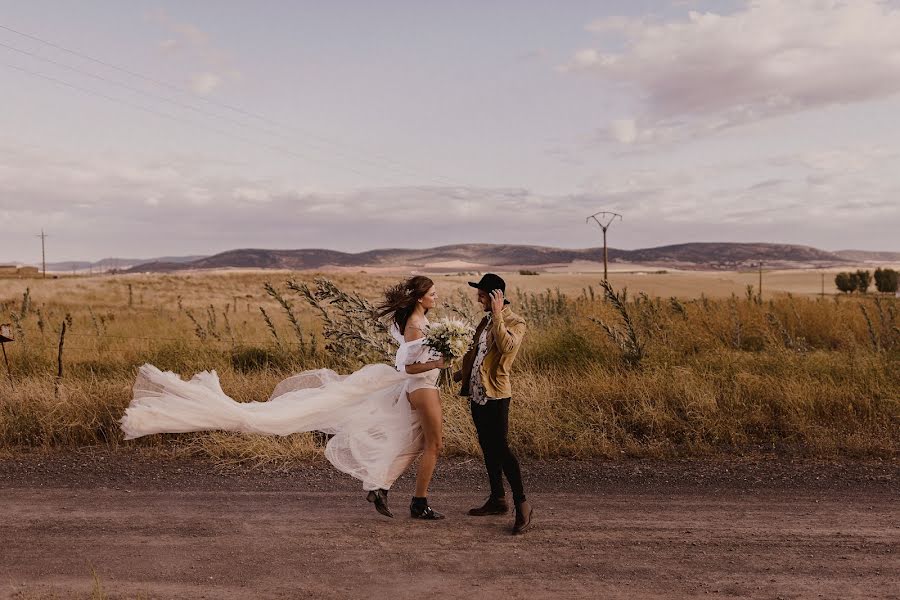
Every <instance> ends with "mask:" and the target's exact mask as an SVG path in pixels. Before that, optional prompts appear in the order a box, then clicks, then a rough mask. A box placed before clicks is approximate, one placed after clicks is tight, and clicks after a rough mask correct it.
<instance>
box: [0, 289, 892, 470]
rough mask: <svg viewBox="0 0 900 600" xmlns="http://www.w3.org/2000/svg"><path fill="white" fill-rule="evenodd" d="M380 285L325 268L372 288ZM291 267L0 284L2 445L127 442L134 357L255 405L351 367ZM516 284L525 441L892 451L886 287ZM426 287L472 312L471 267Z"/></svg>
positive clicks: (548, 451) (460, 415) (590, 447)
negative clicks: (297, 380) (637, 288)
mask: <svg viewBox="0 0 900 600" xmlns="http://www.w3.org/2000/svg"><path fill="white" fill-rule="evenodd" d="M266 280H270V281H272V283H273V284H274V287H273V288H271V289H269V290H268V291H267V290H266V288H265V287H264V285H263V284H264V282H265V281H266ZM288 280H293V281H294V282H295V284H296V285H294V286H293V287H294V289H293V290H292V289H289V286H288V285H287V281H288ZM393 280H394V278H393V277H387V276H369V275H359V274H356V275H342V276H336V277H334V281H335V284H336V285H337V287H338V288H339V289H341V290H354V291H358V292H359V294H360V296H361V297H362V298H369V299H374V298H376V297H377V295H378V293H379V292H380V290H381V289H383V288H384V287H386V286H387V285H388V284H390V283H392V282H393ZM531 281H533V283H531ZM304 282H305V283H307V284H309V285H313V282H312V281H311V277H310V276H308V275H301V274H290V273H277V274H272V273H269V274H262V275H261V274H235V275H221V274H210V275H202V276H184V275H180V276H174V275H163V276H151V277H140V278H126V279H116V278H112V277H98V278H92V279H87V278H84V279H72V280H66V281H63V282H62V283H61V284H60V285H59V289H54V288H53V287H49V286H46V285H45V286H43V287H41V288H36V290H35V291H33V292H29V293H28V295H27V296H26V295H25V294H24V292H23V291H22V290H21V289H18V290H16V293H15V294H11V293H6V294H5V295H4V292H3V291H2V288H0V321H2V322H7V321H8V322H10V323H12V325H13V329H14V334H15V336H16V338H17V340H16V342H14V343H12V344H9V345H7V351H8V353H9V355H10V362H11V367H12V371H13V376H14V384H13V385H11V384H10V383H9V382H8V381H7V380H6V379H3V380H2V382H0V450H3V451H4V452H7V453H8V452H16V451H18V450H19V449H21V448H66V447H75V446H84V445H94V444H104V445H108V446H110V447H112V448H117V447H119V446H121V445H122V444H124V442H123V441H122V440H121V434H120V432H119V429H118V425H117V421H118V419H119V418H120V416H121V415H122V412H123V411H124V409H125V407H126V406H127V404H128V402H129V400H130V397H131V384H132V381H133V377H134V374H135V369H136V367H137V366H138V365H140V364H143V363H145V362H150V363H153V364H155V365H156V366H158V367H160V368H162V369H167V370H173V371H175V372H178V373H181V374H182V375H185V376H190V375H192V374H193V373H194V372H197V371H200V370H208V369H215V370H216V371H217V372H218V373H219V376H220V378H221V381H222V385H223V388H224V389H225V390H226V391H227V392H228V393H229V394H230V395H231V396H232V397H234V398H235V399H237V400H239V401H264V400H265V399H266V398H267V397H268V396H269V394H270V392H271V390H272V389H273V388H274V386H275V385H276V383H277V382H278V381H279V380H281V379H282V378H284V377H286V376H287V375H289V374H292V373H294V372H297V371H299V370H303V369H307V368H314V367H320V366H330V367H333V368H338V369H340V370H347V369H352V368H353V367H354V361H355V359H356V357H357V354H356V353H349V352H348V353H343V354H342V353H341V347H342V346H341V345H340V344H335V343H332V342H331V341H329V340H327V339H325V338H324V337H323V333H327V330H326V331H323V325H322V319H321V315H320V314H319V312H318V311H317V310H316V309H314V308H313V307H311V306H310V305H309V303H308V302H306V301H305V300H304V298H303V297H302V295H301V294H298V293H297V290H298V289H300V288H301V285H302V284H303V283H304ZM528 283H529V285H530V286H531V287H530V288H529V289H520V290H518V291H512V290H511V292H510V296H511V297H512V298H513V300H514V309H515V310H518V311H519V312H521V313H523V315H524V316H525V317H526V318H527V319H528V321H529V331H528V334H527V337H526V341H525V344H524V347H523V350H522V354H521V357H520V359H519V360H518V362H517V365H516V373H515V374H514V378H513V387H514V391H513V393H514V400H513V402H514V404H513V410H512V424H511V434H512V438H513V441H514V444H515V445H516V446H517V447H518V448H519V449H520V450H521V451H522V452H523V453H525V454H528V455H531V456H535V457H557V456H570V457H593V456H604V457H617V456H623V455H624V456H656V457H667V456H676V455H694V454H720V453H743V452H751V451H759V450H763V451H777V452H790V453H797V454H803V455H807V456H819V457H826V456H838V455H853V456H857V455H866V456H872V455H874V456H882V457H896V455H897V452H898V449H900V329H898V326H900V315H898V313H900V305H898V303H897V301H896V299H892V298H876V297H874V296H873V297H834V298H831V297H828V298H808V297H791V296H788V295H785V296H779V297H777V298H774V299H771V300H765V301H761V300H760V299H759V298H757V297H756V296H755V295H753V294H752V291H751V292H750V293H748V294H747V295H745V296H743V297H737V296H732V297H731V298H725V299H709V298H705V297H702V296H701V297H699V298H694V299H685V298H682V299H677V298H656V297H653V298H651V297H648V296H646V295H643V294H638V295H633V294H631V295H630V294H628V293H627V292H626V291H625V290H621V289H620V290H610V292H609V293H612V294H614V295H615V296H614V298H613V297H608V294H607V297H606V298H604V291H603V289H602V287H601V286H600V285H599V282H597V281H591V280H585V285H584V289H583V291H582V293H581V294H580V295H578V296H566V295H565V294H563V293H561V292H558V291H556V290H546V289H542V288H541V277H531V278H529V279H528ZM439 284H440V286H441V287H440V292H441V294H442V296H443V297H444V298H445V299H448V300H450V301H452V302H453V303H454V310H455V312H456V313H457V314H468V315H470V316H472V317H477V316H478V315H477V311H475V309H474V306H473V305H472V304H471V303H470V302H466V301H464V300H462V298H463V297H464V296H459V295H458V293H459V292H463V293H464V294H465V293H466V290H467V289H468V288H467V287H466V286H465V284H464V279H461V280H460V281H459V282H453V283H451V282H450V281H447V282H444V281H440V280H439ZM129 286H131V288H130V293H129ZM273 290H274V291H275V292H276V293H275V294H273V293H272V291H273ZM279 295H280V296H281V298H280V299H279V298H278V296H279ZM129 299H130V301H129ZM286 303H287V306H286ZM260 309H262V310H260ZM66 320H67V321H68V326H67V333H66V337H65V344H64V348H63V363H64V364H63V378H62V379H61V380H58V379H57V378H56V373H57V364H56V363H57V353H58V341H59V334H60V329H61V326H62V323H63V321H66ZM344 325H346V323H345V324H344ZM341 326H343V325H341ZM373 335H374V334H373ZM373 339H374V338H373ZM357 342H358V340H357ZM329 346H330V347H331V350H326V348H327V347H329ZM635 347H640V349H641V351H640V353H637V354H636V353H635ZM357 362H358V361H357ZM4 375H5V373H4ZM444 410H445V431H446V446H447V450H448V452H451V453H457V454H475V453H477V452H478V449H477V442H476V439H475V435H474V431H473V428H472V426H471V423H470V417H469V413H468V406H467V404H466V402H465V401H464V400H462V399H460V398H458V397H456V396H455V395H454V394H453V393H452V390H450V389H447V390H445V391H444ZM321 442H322V439H321V438H320V437H319V436H316V435H315V434H296V435H293V436H288V437H286V438H276V437H266V436H250V435H236V434H225V433H221V432H211V433H200V434H185V435H170V436H150V437H148V438H144V439H141V440H138V441H136V442H128V444H129V445H135V446H138V447H141V448H145V449H147V450H152V449H163V448H165V449H170V450H171V449H174V450H175V451H177V452H184V453H196V454H202V455H208V456H213V457H215V458H216V459H218V460H221V461H248V460H249V461H257V462H267V463H270V464H284V463H287V462H290V461H292V460H297V459H313V458H316V457H318V456H320V455H321Z"/></svg>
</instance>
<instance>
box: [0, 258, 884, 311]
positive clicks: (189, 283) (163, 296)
mask: <svg viewBox="0 0 900 600" xmlns="http://www.w3.org/2000/svg"><path fill="white" fill-rule="evenodd" d="M576 268H579V267H578V266H575V267H565V268H564V269H563V270H562V272H560V271H559V270H556V269H554V270H550V271H548V272H539V273H540V274H539V275H519V273H518V271H513V272H505V271H497V272H498V273H500V274H501V275H502V276H503V277H504V279H506V281H507V286H508V292H509V295H513V294H514V292H515V290H516V288H518V289H520V290H522V291H524V292H529V293H530V292H541V291H546V290H547V289H548V288H550V289H553V290H556V289H557V288H559V289H560V291H562V292H563V293H564V294H568V295H578V294H581V292H582V290H584V289H586V288H587V287H588V286H594V287H597V285H598V284H599V283H600V280H601V279H602V278H603V275H602V264H601V265H599V269H600V271H599V272H598V271H597V269H598V265H597V264H594V263H584V264H583V265H581V270H579V271H574V272H570V271H573V269H576ZM857 268H860V269H869V270H874V268H873V267H872V266H871V265H864V266H861V267H852V269H851V268H848V267H844V268H841V269H814V270H806V269H794V270H781V271H765V270H764V271H763V296H764V297H766V298H768V297H770V296H775V295H778V294H788V293H790V294H795V295H805V296H816V295H819V294H821V292H822V284H823V278H822V276H823V275H824V288H825V294H826V295H832V294H838V293H839V292H838V290H837V288H835V286H834V276H835V274H836V273H838V272H839V271H847V270H855V269H857ZM896 268H898V269H900V265H898V266H897V267H896ZM588 269H591V270H590V271H589V270H588ZM426 274H428V273H427V272H426ZM408 275H409V273H407V272H402V271H390V270H379V271H378V272H366V271H349V270H346V269H342V270H339V271H335V272H329V273H320V272H309V271H300V272H297V271H281V270H255V269H247V270H244V269H225V270H212V271H196V272H182V273H177V274H147V275H144V274H129V275H95V276H90V277H89V276H75V277H73V276H66V275H60V276H59V278H58V279H52V278H51V279H40V278H38V279H2V280H0V298H8V297H10V296H18V295H21V294H22V293H23V292H24V291H25V289H26V288H30V289H31V290H32V292H33V293H34V294H35V296H36V297H40V298H42V299H47V298H48V297H56V296H65V297H66V298H67V299H68V300H69V301H72V302H85V303H101V304H112V305H121V303H122V302H123V301H126V302H127V293H128V284H132V286H133V293H134V294H137V296H136V298H137V299H138V300H139V299H140V295H141V294H144V296H145V300H147V301H149V299H150V297H151V296H152V298H153V300H154V301H155V302H162V303H166V302H175V301H176V300H177V297H178V296H179V295H181V296H182V298H183V302H185V303H188V304H199V305H206V304H209V303H210V302H213V303H223V302H227V301H233V300H234V298H235V296H237V297H238V304H240V303H241V302H242V301H243V302H244V303H245V304H246V303H247V302H251V303H252V302H253V301H263V300H265V299H267V297H266V294H265V292H264V291H263V290H262V283H263V282H266V281H271V282H273V283H279V282H283V281H285V280H287V279H289V278H296V279H301V280H312V279H313V278H315V277H317V276H326V277H328V278H330V279H333V280H334V281H335V282H337V283H338V284H339V285H341V286H349V287H348V289H355V290H359V291H361V292H362V293H363V294H367V295H372V294H377V293H378V291H379V290H380V289H381V288H383V287H385V286H387V285H390V284H391V283H393V282H396V281H398V280H399V279H401V278H402V277H405V276H408ZM431 275H432V277H433V278H434V280H435V281H436V282H437V283H438V284H439V286H440V288H441V290H440V291H441V292H443V293H444V294H445V295H446V294H447V293H454V292H456V290H466V289H468V288H467V286H466V282H467V281H470V280H472V279H477V276H476V275H475V274H474V272H473V273H472V274H470V275H465V274H463V275H460V274H446V273H440V272H439V273H434V274H431ZM609 280H610V282H611V283H612V284H613V287H616V288H621V287H623V286H624V287H627V288H628V290H629V291H632V292H634V293H639V292H644V293H645V294H648V295H650V296H660V297H664V298H667V297H670V296H676V297H679V298H684V299H692V298H699V297H700V296H701V295H705V296H708V297H710V298H723V297H728V296H730V295H731V294H736V295H739V296H741V295H744V294H745V293H746V290H747V286H748V285H752V286H754V287H756V286H757V285H758V283H759V273H758V272H757V271H743V272H735V271H678V270H661V269H659V268H657V267H651V266H646V265H627V266H623V265H621V264H613V265H611V266H610V271H609Z"/></svg>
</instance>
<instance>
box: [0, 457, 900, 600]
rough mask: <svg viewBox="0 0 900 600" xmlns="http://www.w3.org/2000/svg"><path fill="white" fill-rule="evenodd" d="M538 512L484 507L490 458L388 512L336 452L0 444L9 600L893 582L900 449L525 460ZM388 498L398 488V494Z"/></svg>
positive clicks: (899, 591)
mask: <svg viewBox="0 0 900 600" xmlns="http://www.w3.org/2000/svg"><path fill="white" fill-rule="evenodd" d="M525 466H526V472H527V473H528V479H529V483H530V496H531V499H532V501H533V502H534V505H535V519H536V520H535V523H536V524H535V527H534V529H533V530H532V531H530V532H529V533H527V534H526V535H524V536H516V537H514V536H511V535H509V533H508V529H509V526H510V524H511V517H510V518H505V517H489V518H480V519H476V518H472V517H468V516H466V515H465V509H466V508H468V507H469V506H471V505H473V504H474V503H476V502H478V501H480V500H481V499H482V497H483V493H484V483H483V476H482V472H481V465H480V464H479V463H477V462H476V461H474V460H468V461H460V460H449V461H445V462H444V463H443V464H442V466H441V468H440V471H439V478H438V480H437V481H436V482H435V486H434V490H433V492H432V494H431V497H432V504H433V505H434V506H435V507H436V508H438V509H441V510H444V511H446V512H447V514H448V518H447V520H445V521H442V522H430V523H427V522H415V521H411V520H410V519H409V518H407V517H406V516H405V514H404V511H403V507H404V505H405V502H407V501H408V496H409V495H410V492H411V488H412V485H411V481H410V480H409V479H408V478H407V479H403V480H401V481H400V482H398V484H397V485H396V486H395V490H394V493H393V494H392V500H393V502H392V504H393V506H394V508H395V510H396V513H397V514H398V518H396V519H394V520H390V519H386V518H384V517H381V516H378V515H377V514H376V513H375V512H374V510H372V508H371V505H369V504H367V503H365V502H364V501H363V495H362V493H361V490H360V489H359V487H358V485H357V484H356V483H355V482H354V481H353V480H351V479H349V478H345V477H344V476H342V475H340V474H336V473H334V472H333V471H332V470H331V469H330V468H328V467H327V465H306V466H299V467H295V468H292V469H291V470H289V471H285V472H281V473H265V472H260V471H259V470H254V469H249V468H236V469H233V470H229V471H221V470H217V469H215V468H214V467H212V466H211V465H209V464H206V463H204V462H201V461H190V460H161V459H152V458H147V457H144V456H142V455H140V454H136V453H135V454H131V453H117V454H114V453H102V452H84V453H77V454H72V453H69V454H56V455H40V454H37V455H28V456H24V457H18V458H6V459H0V502H2V507H3V510H2V515H0V597H12V598H23V599H24V598H54V597H56V598H72V597H83V598H90V597H92V594H93V597H100V596H99V593H98V590H97V589H96V584H95V583H94V582H93V580H92V577H91V570H92V569H93V570H95V572H96V574H97V576H98V578H99V582H100V586H102V592H103V593H104V594H106V596H105V597H109V598H124V597H127V598H131V597H142V598H241V599H244V598H363V597H373V598H384V599H394V598H417V599H418V598H468V599H475V598H497V599H500V598H529V599H531V598H691V597H703V598H716V597H722V598H727V597H740V598H770V599H774V598H841V599H845V598H867V599H868V598H900V575H898V573H900V504H898V498H900V465H898V464H897V463H895V462H893V463H892V462H865V463H848V462H842V463H810V462H789V461H785V460H783V459H780V460H732V461H725V462H721V461H685V462H664V463H663V462H652V461H622V462H615V463H608V462H598V461H590V462H574V461H559V462H531V463H526V465H525ZM394 496H396V497H394Z"/></svg>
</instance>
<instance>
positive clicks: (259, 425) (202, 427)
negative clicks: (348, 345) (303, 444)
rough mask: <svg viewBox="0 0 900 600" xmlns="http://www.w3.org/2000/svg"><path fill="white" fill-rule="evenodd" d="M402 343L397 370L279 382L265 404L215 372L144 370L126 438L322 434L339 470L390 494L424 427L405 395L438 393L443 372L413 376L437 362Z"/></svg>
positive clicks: (328, 373) (319, 373) (326, 372)
mask: <svg viewBox="0 0 900 600" xmlns="http://www.w3.org/2000/svg"><path fill="white" fill-rule="evenodd" d="M391 333H392V335H393V336H394V338H395V339H396V340H397V341H398V342H399V344H400V347H399V348H398V350H397V355H396V359H395V364H394V367H391V366H389V365H385V364H371V365H366V366H365V367H363V368H361V369H360V370H358V371H356V372H355V373H352V374H350V375H339V374H337V373H335V372H334V371H332V370H330V369H316V370H313V371H305V372H303V373H300V374H298V375H294V376H292V377H289V378H288V379H285V380H284V381H282V382H281V383H279V384H278V385H277V386H276V387H275V390H274V391H273V392H272V395H271V396H270V397H269V400H268V401H267V402H236V401H234V400H233V399H231V398H230V397H229V396H228V395H227V394H225V392H224V391H222V387H221V385H220V384H219V377H218V375H217V374H216V372H215V371H204V372H202V373H198V374H196V375H194V377H193V378H191V380H190V381H184V380H183V379H181V377H179V376H178V375H177V374H176V373H172V372H171V371H165V372H163V371H160V370H159V369H157V368H156V367H154V366H153V365H149V364H145V365H143V366H142V367H140V369H139V371H138V376H137V379H136V381H135V383H134V397H133V399H132V401H131V403H130V404H129V405H128V408H127V409H126V410H125V415H124V416H123V417H122V419H121V421H120V423H121V426H122V431H123V432H124V433H125V439H134V438H137V437H141V436H144V435H149V434H153V433H184V432H188V431H209V430H222V431H240V432H244V433H262V434H273V435H289V434H292V433H298V432H303V431H322V432H324V433H328V434H332V435H333V437H332V438H331V439H330V440H329V441H328V444H327V445H326V447H325V456H326V457H327V458H328V460H329V461H330V462H331V464H333V465H334V466H335V467H336V468H337V469H338V470H340V471H343V472H344V473H347V474H349V475H352V476H353V477H355V478H357V479H360V480H361V481H362V482H363V488H364V489H366V490H374V489H378V488H382V489H390V487H391V484H393V482H394V480H396V479H397V477H399V476H400V475H401V474H402V473H403V472H404V471H405V470H406V469H407V467H409V465H410V464H411V463H412V462H413V461H414V460H415V459H416V458H417V457H418V456H419V454H421V452H422V448H423V441H424V440H423V434H422V428H421V426H420V424H419V419H418V415H417V414H416V411H414V410H413V409H412V407H411V406H410V404H409V401H408V397H407V394H408V393H409V392H411V391H413V390H416V389H421V388H426V387H429V388H436V387H437V378H438V376H439V374H440V370H439V369H433V370H431V371H426V372H425V373H421V374H417V375H408V374H407V373H406V365H409V364H413V363H416V362H427V361H429V360H434V359H436V358H438V356H436V355H435V354H434V352H433V351H432V350H431V349H430V348H428V347H427V346H425V345H424V344H423V341H424V339H418V340H415V341H412V342H406V341H404V339H403V336H402V335H400V332H399V330H398V329H397V328H396V326H395V327H394V328H393V330H392V331H391Z"/></svg>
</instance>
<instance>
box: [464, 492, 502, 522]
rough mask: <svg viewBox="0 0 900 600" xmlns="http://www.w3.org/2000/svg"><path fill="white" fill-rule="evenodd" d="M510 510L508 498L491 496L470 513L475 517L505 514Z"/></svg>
mask: <svg viewBox="0 0 900 600" xmlns="http://www.w3.org/2000/svg"><path fill="white" fill-rule="evenodd" d="M508 512H509V505H508V504H507V503H506V498H505V497H503V496H500V497H499V498H497V497H495V496H491V497H490V498H488V499H487V502H485V503H484V505H482V506H479V507H478V508H472V509H470V510H469V514H470V515H471V516H473V517H484V516H486V515H505V514H506V513H508Z"/></svg>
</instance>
